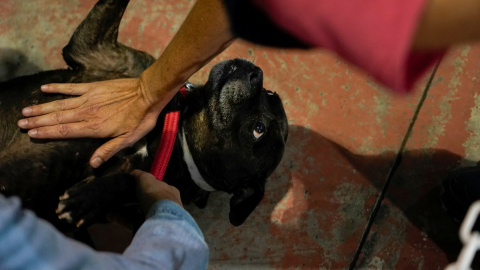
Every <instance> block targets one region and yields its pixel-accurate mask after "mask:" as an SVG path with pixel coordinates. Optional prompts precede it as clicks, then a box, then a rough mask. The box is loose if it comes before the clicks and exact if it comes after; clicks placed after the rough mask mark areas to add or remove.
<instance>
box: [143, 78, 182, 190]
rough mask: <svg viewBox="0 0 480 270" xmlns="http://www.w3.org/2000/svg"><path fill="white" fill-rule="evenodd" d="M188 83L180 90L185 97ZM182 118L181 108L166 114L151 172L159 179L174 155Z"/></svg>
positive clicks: (161, 178)
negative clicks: (179, 121)
mask: <svg viewBox="0 0 480 270" xmlns="http://www.w3.org/2000/svg"><path fill="white" fill-rule="evenodd" d="M187 85H188V83H185V85H184V86H183V87H182V88H180V90H179V92H180V94H182V96H183V97H184V98H185V97H186V96H187ZM179 119H180V110H176V111H173V112H169V113H167V114H166V115H165V121H164V124H163V130H162V137H160V144H159V145H158V148H157V152H156V153H155V157H154V159H153V163H152V167H151V168H150V173H151V174H153V176H155V178H157V179H158V180H159V181H163V176H164V175H165V171H166V170H167V165H168V161H169V160H170V156H171V155H172V150H173V146H174V145H175V139H176V137H177V132H178V120H179Z"/></svg>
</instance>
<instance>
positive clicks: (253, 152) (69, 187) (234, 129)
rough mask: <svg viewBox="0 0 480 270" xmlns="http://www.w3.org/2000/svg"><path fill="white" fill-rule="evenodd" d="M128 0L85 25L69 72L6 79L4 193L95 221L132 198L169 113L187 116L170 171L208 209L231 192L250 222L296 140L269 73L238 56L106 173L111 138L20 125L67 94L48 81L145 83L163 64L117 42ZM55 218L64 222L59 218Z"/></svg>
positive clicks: (0, 98)
mask: <svg viewBox="0 0 480 270" xmlns="http://www.w3.org/2000/svg"><path fill="white" fill-rule="evenodd" d="M127 4H128V0H118V1H114V0H100V1H99V2H98V3H97V4H96V5H95V7H94V8H93V9H92V10H91V11H90V13H89V14H88V16H87V18H86V19H85V20H84V21H83V22H82V24H81V25H80V26H79V27H78V28H77V29H76V31H75V33H74V34H73V36H72V38H71V40H70V42H69V44H68V45H67V46H66V47H65V48H64V49H63V57H64V59H65V61H66V62H67V64H68V65H69V67H70V68H69V69H66V70H53V71H45V72H41V73H38V74H34V75H30V76H24V77H20V78H15V79H13V80H10V81H7V82H3V83H0V149H1V150H0V191H1V192H2V193H4V194H6V195H17V196H20V197H21V198H22V199H23V201H24V204H25V206H26V207H29V208H31V209H33V210H35V211H36V212H37V214H38V215H40V216H42V217H44V218H47V219H49V220H51V221H53V220H55V219H56V215H55V211H54V210H55V209H56V208H57V204H59V200H58V198H59V196H60V195H62V194H64V193H65V191H66V194H68V196H66V197H67V198H66V199H64V200H62V201H60V204H59V205H58V208H59V209H60V210H61V212H60V217H63V218H66V219H67V220H68V221H70V222H73V223H75V224H78V222H80V221H81V222H80V223H83V224H91V223H92V222H94V221H95V220H97V218H99V217H101V216H103V215H105V214H106V213H107V212H108V211H109V210H111V209H112V208H113V207H115V206H117V205H121V204H123V203H124V202H125V200H126V198H128V197H130V195H129V194H130V193H131V190H132V189H133V188H134V185H135V183H134V179H133V177H132V176H131V175H130V174H129V172H131V171H132V170H133V169H142V170H146V171H148V170H149V168H150V166H151V164H152V159H153V156H154V155H155V152H156V148H157V146H158V144H159V139H160V136H161V133H162V127H163V121H164V120H163V119H164V115H165V114H166V113H167V112H168V111H170V110H177V109H179V110H180V111H181V116H180V122H179V132H178V136H177V139H176V142H175V145H174V150H173V153H172V156H171V159H170V161H169V163H168V167H167V170H166V173H165V177H164V179H165V181H166V182H168V183H169V184H172V185H174V186H176V187H177V188H178V189H179V190H180V191H181V194H182V200H183V201H184V202H185V203H188V202H191V201H193V202H195V203H196V204H197V205H198V206H199V207H204V206H205V205H206V202H207V199H208V194H209V192H210V191H213V190H221V191H225V192H228V193H232V194H233V196H232V197H231V200H230V222H231V223H232V224H233V225H240V224H242V223H243V222H244V221H245V219H246V218H247V217H248V215H249V214H250V213H251V212H252V211H253V210H254V209H255V207H256V206H257V205H258V203H259V202H260V200H261V199H262V197H263V195H264V186H265V181H266V179H267V178H268V176H269V175H270V174H271V173H272V172H273V170H274V169H275V168H276V167H277V165H278V164H279V162H280V160H281V158H282V155H283V151H284V146H285V141H286V139H287V132H288V130H287V127H288V125H287V121H286V116H285V111H284V109H283V106H282V103H281V100H280V98H279V97H278V95H277V94H275V93H273V92H270V91H267V90H265V89H264V88H263V86H262V85H263V75H262V71H261V69H260V68H258V67H256V66H255V65H253V64H252V63H250V62H248V61H245V60H242V59H235V60H229V61H225V62H222V63H220V64H217V65H216V66H215V67H214V68H213V69H212V71H211V74H210V77H209V79H208V81H207V83H206V84H205V85H204V86H193V87H189V88H188V89H187V90H188V95H187V97H186V98H182V97H181V96H180V95H177V96H176V97H175V98H174V99H173V100H172V101H171V102H170V103H169V104H168V105H167V107H166V108H165V109H164V111H163V112H162V114H161V115H160V117H159V120H158V123H157V125H156V128H155V129H154V130H153V131H151V132H150V133H149V134H148V135H147V136H146V137H145V138H144V139H142V140H141V141H140V142H138V143H137V144H135V145H134V146H133V147H131V148H128V149H125V150H123V151H122V152H121V153H119V154H118V155H116V156H115V157H113V158H111V159H110V160H109V161H108V162H106V163H105V164H104V165H102V166H101V167H100V168H99V169H92V168H91V167H90V166H89V164H88V160H89V158H90V156H91V155H92V154H93V151H94V150H95V149H96V148H98V147H99V146H100V145H101V144H102V143H104V142H105V140H102V139H75V140H73V139H72V140H34V139H31V138H29V136H28V135H27V134H26V133H25V131H24V130H20V129H18V127H17V126H16V123H17V121H18V120H19V119H21V118H22V116H21V109H22V108H23V107H26V106H29V105H32V104H37V103H45V102H49V101H53V100H57V99H62V98H67V97H66V96H63V95H58V94H55V95H54V94H44V93H42V92H41V91H40V90H39V88H40V86H41V85H42V84H47V83H54V82H55V83H84V82H92V81H99V80H108V79H115V78H126V77H138V76H139V75H140V73H141V72H142V71H143V70H145V69H146V68H147V67H148V66H150V65H151V64H152V63H153V62H154V58H153V57H152V56H150V55H148V54H146V53H144V52H141V51H137V50H134V49H132V48H129V47H126V46H124V45H122V44H119V43H117V35H118V26H119V24H120V20H121V17H122V15H123V12H124V10H125V8H126V6H127ZM53 216H55V218H54V217H53Z"/></svg>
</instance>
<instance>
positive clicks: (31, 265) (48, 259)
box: [0, 195, 209, 270]
mask: <svg viewBox="0 0 480 270" xmlns="http://www.w3.org/2000/svg"><path fill="white" fill-rule="evenodd" d="M0 243H1V244H0V269H9V270H14V269H22V270H28V269H35V270H42V269H206V267H207V264H208V256H209V251H208V246H207V244H206V243H205V241H204V238H203V235H202V233H201V231H200V229H199V228H198V226H197V224H196V223H195V221H194V220H193V218H192V217H191V216H190V215H189V214H188V213H187V212H186V211H185V210H184V209H183V208H181V207H180V206H179V205H178V204H176V203H174V202H172V201H167V200H164V201H159V202H157V203H156V204H155V205H154V206H153V207H152V209H151V210H150V213H149V215H148V217H147V220H146V221H145V223H144V224H143V225H142V226H141V227H140V229H139V230H138V232H137V233H136V235H135V237H134V238H133V241H132V243H131V245H130V246H129V247H128V248H127V250H126V251H125V252H124V254H123V255H122V254H116V253H109V252H98V251H95V250H93V249H91V248H90V247H88V246H86V245H84V244H82V243H79V242H77V241H74V240H72V239H69V238H67V237H65V236H64V235H62V234H61V233H60V232H59V231H57V230H56V229H55V228H54V227H53V226H51V225H50V224H49V223H47V222H45V221H43V220H41V219H39V218H37V217H36V216H35V215H34V214H33V213H32V212H31V211H28V210H23V209H22V208H21V204H20V200H19V199H18V198H5V197H4V196H2V195H0Z"/></svg>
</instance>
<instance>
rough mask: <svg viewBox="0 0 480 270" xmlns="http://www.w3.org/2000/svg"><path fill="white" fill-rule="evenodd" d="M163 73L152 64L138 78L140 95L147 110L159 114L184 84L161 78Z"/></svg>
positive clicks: (175, 80)
mask: <svg viewBox="0 0 480 270" xmlns="http://www.w3.org/2000/svg"><path fill="white" fill-rule="evenodd" d="M164 73H165V71H162V70H160V69H159V68H157V67H156V65H155V64H154V65H152V66H151V67H149V68H148V69H146V70H145V71H144V72H143V73H142V74H140V77H139V88H140V91H141V94H142V96H143V97H144V98H145V99H146V102H148V106H149V108H152V110H154V111H155V112H157V113H160V111H161V110H162V109H163V108H164V107H165V106H166V105H167V104H168V102H169V101H170V100H171V99H172V98H173V96H175V94H176V93H177V91H178V90H179V89H180V88H181V86H182V85H183V83H184V81H181V80H178V79H172V78H166V77H165V76H163V74H164Z"/></svg>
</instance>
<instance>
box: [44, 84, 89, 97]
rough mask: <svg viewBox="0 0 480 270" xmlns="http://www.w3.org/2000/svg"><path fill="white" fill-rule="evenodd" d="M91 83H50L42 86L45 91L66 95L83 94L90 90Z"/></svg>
mask: <svg viewBox="0 0 480 270" xmlns="http://www.w3.org/2000/svg"><path fill="white" fill-rule="evenodd" d="M90 88H91V84H90V83H50V84H44V85H42V86H41V87H40V89H41V90H42V92H45V93H59V94H65V95H83V94H85V93H86V92H87V91H88V90H90Z"/></svg>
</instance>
